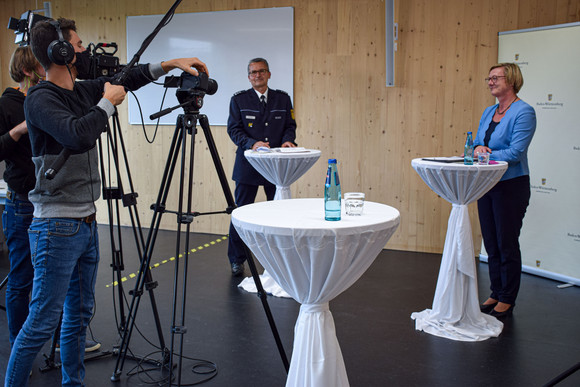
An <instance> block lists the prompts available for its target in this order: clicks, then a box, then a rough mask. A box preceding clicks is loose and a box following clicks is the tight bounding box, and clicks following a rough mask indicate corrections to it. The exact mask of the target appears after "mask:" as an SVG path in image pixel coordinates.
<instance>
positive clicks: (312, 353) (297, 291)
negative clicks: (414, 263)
mask: <svg viewBox="0 0 580 387" xmlns="http://www.w3.org/2000/svg"><path fill="white" fill-rule="evenodd" d="M343 214H344V208H343ZM399 220H400V215H399V211H397V210H396V209H394V208H392V207H389V206H386V205H383V204H378V203H373V202H365V210H364V213H363V215H362V216H356V217H349V216H344V215H343V218H342V220H341V221H337V222H329V221H325V220H324V200H323V199H291V200H280V201H272V202H261V203H255V204H251V205H248V206H243V207H240V208H238V209H236V210H234V212H233V213H232V222H233V224H234V226H235V227H236V230H237V231H238V233H239V234H240V237H241V238H242V240H243V241H244V242H245V243H246V244H247V245H248V247H249V248H250V250H252V252H253V253H254V254H255V255H256V257H257V258H258V260H259V261H260V263H261V264H262V265H263V266H264V268H265V269H266V270H267V271H268V272H269V273H271V275H272V277H273V278H274V279H275V280H276V282H277V283H279V284H280V286H281V287H282V288H283V289H284V290H285V291H286V292H288V293H289V294H290V295H291V296H292V298H294V299H295V300H296V301H298V302H299V303H301V304H302V306H301V308H300V314H299V316H298V320H297V322H296V326H295V330H294V334H295V337H294V348H293V352H292V360H291V363H290V371H289V373H288V379H287V383H286V386H292V387H307V386H312V387H324V386H328V387H336V386H348V385H349V384H348V378H347V374H346V369H345V366H344V361H343V358H342V354H341V351H340V346H339V344H338V340H337V338H336V332H335V327H334V320H333V318H332V314H331V312H330V310H329V308H328V303H329V301H330V300H332V299H333V298H335V297H336V296H338V295H339V294H340V293H342V292H343V291H344V290H346V289H348V287H350V286H351V285H352V284H353V283H354V282H356V281H357V280H358V279H359V278H360V276H361V275H362V274H363V273H364V272H365V271H366V270H367V269H368V267H369V266H370V265H371V264H372V262H373V261H374V259H375V258H376V256H377V255H378V254H379V252H380V251H381V250H382V249H383V248H384V246H385V244H386V243H387V241H388V240H389V238H390V237H391V236H392V234H393V233H394V232H395V230H396V228H397V226H398V225H399ZM353 329H354V328H353Z"/></svg>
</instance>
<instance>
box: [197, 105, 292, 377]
mask: <svg viewBox="0 0 580 387" xmlns="http://www.w3.org/2000/svg"><path fill="white" fill-rule="evenodd" d="M199 123H200V124H201V127H202V129H203V133H204V134H205V139H206V141H207V144H208V148H209V151H210V153H211V156H212V159H213V163H214V165H215V169H216V171H217V174H218V177H219V180H220V183H221V185H222V190H223V191H224V195H225V197H226V201H227V203H228V209H231V210H230V211H229V212H228V213H231V211H233V209H234V208H236V204H235V202H234V197H233V196H232V191H231V190H230V186H229V185H228V181H227V179H226V175H225V172H224V168H223V166H222V163H221V160H220V158H219V155H218V151H217V147H216V145H215V141H214V139H213V135H212V133H211V128H210V126H209V122H208V119H207V116H205V115H200V117H199ZM244 250H245V252H246V260H247V261H248V266H249V268H250V271H251V273H252V278H254V282H255V283H256V289H257V290H258V297H259V298H260V300H261V301H262V306H263V308H264V312H265V313H266V318H267V319H268V323H269V324H270V329H271V330H272V334H273V336H274V340H275V341H276V346H277V347H278V352H279V353H280V358H281V359H282V363H284V368H285V369H286V373H288V370H289V369H290V365H289V362H288V358H287V356H286V352H285V351H284V346H283V345H282V341H281V340H280V335H279V333H278V328H276V323H275V321H274V317H273V316H272V311H271V310H270V305H269V304H268V299H267V298H268V295H267V294H266V292H265V291H264V287H263V286H262V281H261V280H260V275H259V274H258V270H257V269H256V264H255V262H254V257H253V256H252V253H251V251H250V249H248V246H246V245H245V244H244Z"/></svg>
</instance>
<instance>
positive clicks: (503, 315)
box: [489, 304, 515, 320]
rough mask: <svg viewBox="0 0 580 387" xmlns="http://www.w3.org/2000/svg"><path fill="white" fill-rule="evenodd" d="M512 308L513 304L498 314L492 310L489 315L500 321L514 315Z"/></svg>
mask: <svg viewBox="0 0 580 387" xmlns="http://www.w3.org/2000/svg"><path fill="white" fill-rule="evenodd" d="M514 307H515V304H512V305H510V307H509V308H507V309H506V310H504V311H503V312H498V311H496V310H495V309H492V310H491V312H489V315H490V316H493V317H495V318H497V319H498V320H500V319H502V318H506V317H510V316H511V315H512V314H513V313H514Z"/></svg>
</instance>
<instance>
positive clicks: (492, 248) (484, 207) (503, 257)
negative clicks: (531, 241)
mask: <svg viewBox="0 0 580 387" xmlns="http://www.w3.org/2000/svg"><path fill="white" fill-rule="evenodd" d="M529 202H530V177H529V176H527V175H526V176H519V177H516V178H513V179H509V180H504V181H500V182H499V183H497V184H496V185H495V186H494V187H493V188H492V189H491V190H490V191H489V192H487V193H486V194H485V195H484V196H483V197H482V198H481V199H479V200H478V201H477V209H478V211H479V224H480V226H481V234H482V236H483V243H484V245H485V249H486V250H487V255H488V264H489V279H490V280H491V287H490V288H491V295H490V297H491V298H493V299H495V300H499V301H501V302H504V303H506V304H515V301H516V297H517V295H518V291H519V289H520V281H521V274H522V253H521V251H520V243H519V236H520V231H521V229H522V223H523V220H524V215H525V214H526V208H527V207H528V204H529Z"/></svg>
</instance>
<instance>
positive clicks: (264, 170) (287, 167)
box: [244, 148, 324, 200]
mask: <svg viewBox="0 0 580 387" xmlns="http://www.w3.org/2000/svg"><path fill="white" fill-rule="evenodd" d="M293 149H296V148H282V149H281V150H279V151H276V150H273V151H271V152H256V151H253V150H247V151H245V152H244V156H246V159H247V160H248V162H249V163H250V164H251V165H252V167H254V168H255V169H256V171H258V172H260V174H261V175H262V176H264V178H265V179H266V180H268V181H269V182H270V183H272V184H276V196H274V200H280V199H290V198H291V194H290V185H291V184H292V183H294V182H295V181H296V180H298V178H300V176H302V175H304V174H305V173H306V171H308V170H309V169H310V167H312V166H313V165H314V163H316V161H318V158H319V157H320V151H319V150H316V149H304V148H299V150H297V151H295V153H294V152H292V150H293ZM323 178H324V176H322V177H321V179H323Z"/></svg>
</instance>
